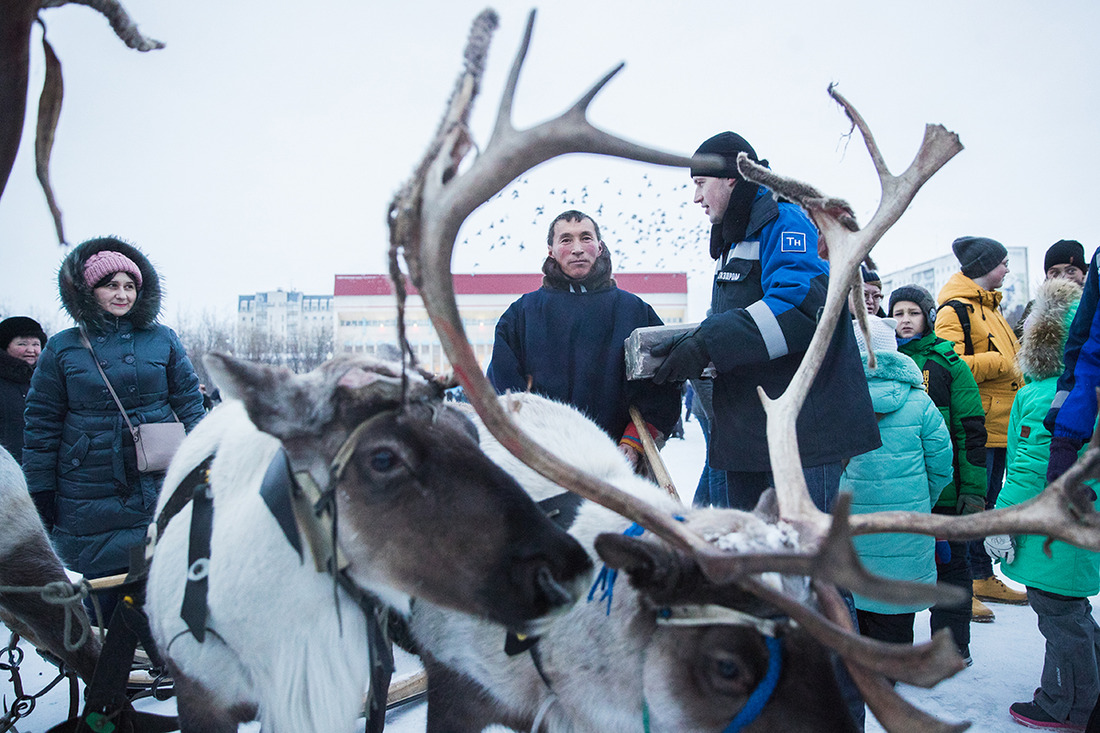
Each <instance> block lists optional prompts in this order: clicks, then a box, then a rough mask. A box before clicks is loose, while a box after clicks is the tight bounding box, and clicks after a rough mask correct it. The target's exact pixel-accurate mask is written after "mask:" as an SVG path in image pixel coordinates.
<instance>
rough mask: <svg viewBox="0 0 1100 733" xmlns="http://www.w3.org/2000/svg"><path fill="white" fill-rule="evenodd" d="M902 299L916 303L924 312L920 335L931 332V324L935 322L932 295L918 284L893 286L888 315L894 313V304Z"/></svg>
mask: <svg viewBox="0 0 1100 733" xmlns="http://www.w3.org/2000/svg"><path fill="white" fill-rule="evenodd" d="M902 301H908V302H910V303H916V304H917V307H918V308H920V309H921V312H922V313H924V331H922V332H921V336H926V335H928V334H929V333H932V326H933V324H935V322H936V299H935V298H933V297H932V293H930V292H928V291H927V290H925V289H924V288H922V287H921V286H920V285H902V286H901V287H900V288H895V289H894V291H893V292H892V293H890V306H889V312H888V315H891V316H892V315H894V305H895V304H897V303H901V302H902Z"/></svg>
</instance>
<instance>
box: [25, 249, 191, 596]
mask: <svg viewBox="0 0 1100 733" xmlns="http://www.w3.org/2000/svg"><path fill="white" fill-rule="evenodd" d="M102 250H114V251H117V252H121V253H122V254H124V255H126V256H127V257H129V258H130V259H131V260H133V261H134V262H135V263H136V264H137V265H138V268H139V269H140V270H141V275H142V288H141V290H140V292H139V294H138V297H137V300H136V302H135V303H134V305H133V307H132V308H131V309H130V311H129V312H128V313H127V314H126V315H125V316H122V317H120V318H116V317H114V316H111V315H110V314H108V313H107V312H106V311H105V310H103V309H102V308H101V307H100V306H99V304H98V303H97V302H96V299H95V295H94V293H93V291H92V288H91V287H90V286H88V285H87V284H85V282H84V278H83V269H84V263H85V262H86V261H87V259H88V258H89V257H90V256H91V255H93V254H95V253H96V252H99V251H102ZM58 280H59V285H60V291H61V302H62V304H63V305H64V307H65V309H66V310H67V311H68V312H69V315H70V316H72V318H73V320H74V321H76V323H77V325H78V326H82V327H84V328H85V329H86V330H87V332H88V336H89V339H90V341H91V344H92V348H93V349H94V350H95V355H96V358H97V359H98V360H99V363H100V365H101V366H102V367H103V370H104V372H106V374H107V377H108V379H110V380H111V384H112V386H113V387H114V389H115V392H117V393H118V397H119V399H120V400H121V401H122V404H123V405H124V406H125V407H126V412H127V414H128V415H129V417H130V420H131V422H133V423H134V424H135V425H139V424H142V423H153V422H169V421H171V420H173V419H174V418H173V413H174V414H175V416H176V417H178V418H179V420H180V421H181V422H183V424H184V426H185V427H186V428H187V430H188V431H190V430H191V428H193V427H194V426H195V424H196V423H198V421H199V420H200V419H201V418H202V416H203V414H204V411H203V408H202V394H201V393H200V392H199V380H198V377H197V376H195V370H194V368H193V367H192V365H191V362H190V360H189V359H188V358H187V354H186V353H185V352H184V348H183V345H182V344H181V343H180V340H179V337H178V336H176V334H175V332H173V331H172V329H170V328H168V327H167V326H163V325H160V324H158V323H156V318H157V316H158V314H159V312H160V303H161V286H160V279H159V278H158V277H157V273H156V271H155V270H154V269H153V266H152V265H151V264H150V262H149V260H148V259H147V258H146V257H145V256H144V255H143V254H142V253H141V252H140V251H139V250H138V249H137V248H136V247H133V246H132V245H130V244H127V243H125V242H122V241H119V240H117V239H113V238H104V239H94V240H90V241H88V242H84V243H83V244H81V245H79V246H78V247H76V248H75V249H74V250H73V251H72V252H70V253H69V255H68V256H67V257H66V258H65V260H64V261H63V262H62V265H61V271H60V273H59V275H58ZM23 438H24V440H23V469H24V472H25V473H26V476H27V485H28V487H29V488H30V491H31V493H32V494H39V495H38V496H36V497H35V499H36V503H38V505H39V506H40V507H42V506H49V507H52V508H53V509H54V510H55V517H54V518H53V519H54V523H53V527H52V537H53V541H54V546H55V547H56V549H57V551H58V554H59V555H60V556H61V558H62V560H64V561H65V563H66V564H67V565H69V567H71V568H73V569H74V570H77V571H78V572H80V573H83V574H84V575H86V576H88V577H100V576H104V575H111V574H114V573H119V572H124V571H125V570H127V569H128V567H129V549H130V547H131V546H133V545H135V544H140V543H141V542H142V541H143V538H144V536H145V531H146V527H147V526H148V525H149V522H150V520H151V518H152V515H153V510H154V509H155V507H156V503H157V494H158V492H159V491H160V485H161V482H162V481H163V480H164V474H163V473H153V474H139V473H138V472H137V467H136V466H137V458H136V455H135V452H134V446H133V441H132V439H131V437H130V434H129V431H128V429H127V427H126V423H125V422H124V421H123V418H122V415H121V414H120V413H119V410H118V407H117V406H116V405H115V402H114V400H113V399H112V398H111V395H110V393H109V392H108V390H107V386H106V385H105V384H104V383H103V378H102V377H101V376H100V374H99V371H98V370H97V369H96V365H95V362H94V361H93V358H92V355H91V353H90V352H89V351H88V349H87V348H85V346H84V345H83V343H82V342H81V339H80V330H79V328H70V329H68V330H66V331H62V332H61V333H59V334H57V335H56V336H54V337H53V338H51V339H50V340H49V343H48V344H47V345H46V348H45V350H43V352H42V355H41V357H40V358H39V361H38V365H37V368H36V369H35V372H34V377H33V378H32V380H31V388H30V392H29V393H28V394H27V410H26V427H25V430H24V434H23ZM45 492H48V494H49V495H52V501H51V500H50V498H48V497H43V496H41V494H42V493H45ZM44 514H48V512H44ZM44 519H46V520H47V524H49V523H50V522H49V520H50V519H51V518H49V517H46V516H44Z"/></svg>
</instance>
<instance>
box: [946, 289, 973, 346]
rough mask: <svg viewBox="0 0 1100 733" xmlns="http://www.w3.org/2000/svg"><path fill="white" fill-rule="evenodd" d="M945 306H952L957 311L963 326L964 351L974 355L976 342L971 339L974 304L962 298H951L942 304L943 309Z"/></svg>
mask: <svg viewBox="0 0 1100 733" xmlns="http://www.w3.org/2000/svg"><path fill="white" fill-rule="evenodd" d="M945 306H951V308H952V309H953V310H954V311H955V315H956V316H958V318H959V325H960V326H962V332H963V353H964V354H966V355H967V356H972V355H973V354H974V342H973V341H971V340H970V311H972V310H974V306H972V305H970V304H969V303H964V302H962V301H961V300H949V301H947V302H946V303H944V304H943V305H941V306H940V309H941V310H942V309H943V308H944V307H945Z"/></svg>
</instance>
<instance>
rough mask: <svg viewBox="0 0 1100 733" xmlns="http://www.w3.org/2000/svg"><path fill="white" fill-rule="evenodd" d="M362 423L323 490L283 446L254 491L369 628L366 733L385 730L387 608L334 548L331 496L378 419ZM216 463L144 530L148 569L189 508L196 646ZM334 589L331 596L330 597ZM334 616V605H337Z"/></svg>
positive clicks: (183, 485) (199, 472) (189, 609)
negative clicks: (167, 533) (159, 545)
mask: <svg viewBox="0 0 1100 733" xmlns="http://www.w3.org/2000/svg"><path fill="white" fill-rule="evenodd" d="M387 412H390V410H387V411H383V412H381V413H378V414H375V415H374V416H372V417H370V418H367V419H366V420H364V421H363V422H361V423H359V425H358V426H356V428H355V429H354V430H352V431H351V433H350V434H349V435H348V437H347V438H346V439H345V440H344V442H343V443H342V444H341V446H340V448H339V449H338V450H337V451H336V455H335V456H334V457H333V459H332V462H331V463H330V464H329V475H328V481H327V482H326V483H327V486H325V487H324V488H322V487H321V485H320V484H319V483H318V482H317V481H316V479H314V477H313V475H312V474H311V473H309V471H295V470H294V468H293V466H292V465H291V463H290V457H289V456H288V455H287V452H286V449H285V448H283V447H282V446H281V445H280V446H279V450H278V452H277V453H276V454H275V456H274V458H272V460H271V463H269V464H268V467H267V471H266V472H265V473H264V478H263V481H262V483H261V485H260V497H261V498H262V499H263V501H264V504H265V505H266V506H267V508H268V510H269V511H270V512H271V514H272V516H274V518H275V520H276V522H278V524H279V528H280V529H281V530H282V532H283V535H284V536H285V537H286V540H287V542H288V543H289V544H290V545H291V547H293V548H294V550H295V551H296V552H297V553H298V557H299V558H302V559H303V560H304V558H303V555H302V544H303V542H302V538H303V536H304V538H305V544H307V545H308V546H309V550H310V554H311V555H312V556H313V561H314V565H315V567H316V570H317V572H319V573H322V572H327V573H329V574H330V575H332V577H333V581H334V583H335V585H336V586H339V587H340V588H342V589H343V590H344V592H345V593H347V594H348V595H349V596H350V597H351V599H352V600H353V601H355V603H356V604H357V605H358V606H359V608H360V609H361V610H362V612H363V615H364V617H365V619H366V622H367V649H368V656H369V663H370V669H371V675H370V690H369V692H368V696H367V706H368V708H367V731H368V732H369V733H374V732H375V731H381V730H382V726H383V725H385V720H384V719H385V711H386V695H387V692H388V689H389V683H390V678H391V676H392V675H393V669H394V661H393V650H392V648H391V646H390V640H389V633H388V629H387V625H386V619H387V611H386V609H385V607H384V606H383V605H382V604H381V603H379V601H378V600H377V599H376V598H375V597H374V596H373V595H372V594H370V593H369V592H368V591H366V590H363V589H362V588H360V587H359V586H358V585H356V584H355V583H354V582H353V581H352V580H351V578H350V577H349V576H348V574H347V568H348V565H349V562H348V560H347V558H346V557H345V556H344V554H343V553H342V552H341V551H340V548H339V545H338V544H337V542H336V512H335V489H336V486H337V485H338V484H339V483H340V480H341V479H342V478H343V475H344V471H345V470H346V469H347V465H348V462H349V461H350V460H351V457H352V455H353V454H354V453H355V447H356V445H357V444H358V442H359V438H360V436H361V435H362V434H363V432H364V431H365V430H366V429H367V428H368V427H369V426H370V425H371V424H372V423H373V422H375V421H376V420H378V419H379V417H381V416H382V415H384V414H386V413H387ZM213 460H214V456H213V455H211V456H208V457H207V458H206V459H205V460H203V462H202V463H200V464H199V465H198V466H196V467H195V468H193V469H192V470H191V472H190V473H188V474H187V476H186V477H184V479H183V480H182V481H180V483H179V484H178V485H177V486H176V488H175V490H174V491H173V492H172V495H171V496H170V497H169V499H168V501H167V502H166V503H165V506H164V509H163V510H162V511H161V513H160V515H159V516H158V517H157V520H156V522H154V523H153V524H150V525H149V534H148V537H147V539H146V562H148V561H149V559H151V558H152V553H153V550H154V548H155V545H156V540H157V538H158V537H159V536H160V535H161V534H162V533H163V532H164V529H165V527H167V525H168V522H169V521H171V519H172V517H174V516H175V515H176V514H177V513H179V511H180V510H181V509H182V508H183V507H184V506H186V505H187V503H188V502H191V503H192V509H191V535H190V541H189V547H188V559H187V561H188V569H187V585H186V586H185V588H184V596H183V604H182V606H181V608H180V617H181V618H182V619H183V620H184V623H186V624H187V629H188V631H189V632H190V633H191V635H192V636H194V638H195V640H196V641H198V642H199V643H200V644H201V643H203V642H204V641H205V638H206V632H207V631H211V633H215V635H216V632H214V631H213V630H212V629H208V628H207V625H206V620H207V615H208V612H209V607H208V605H207V591H208V576H209V567H210V542H211V537H212V535H213V526H214V498H213V492H212V490H211V487H210V466H211V464H212V463H213ZM335 592H336V590H335V586H334V588H333V593H334V594H335ZM337 614H339V606H338V605H337Z"/></svg>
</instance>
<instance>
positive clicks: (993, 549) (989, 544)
mask: <svg viewBox="0 0 1100 733" xmlns="http://www.w3.org/2000/svg"><path fill="white" fill-rule="evenodd" d="M985 552H986V554H987V555H989V557H990V558H992V559H993V560H999V561H1001V562H1002V563H1007V564H1009V565H1011V564H1012V561H1013V560H1015V559H1016V541H1015V540H1014V539H1012V535H1007V534H995V535H991V536H989V537H986V538H985Z"/></svg>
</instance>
